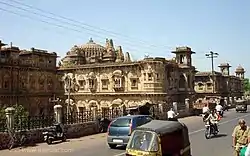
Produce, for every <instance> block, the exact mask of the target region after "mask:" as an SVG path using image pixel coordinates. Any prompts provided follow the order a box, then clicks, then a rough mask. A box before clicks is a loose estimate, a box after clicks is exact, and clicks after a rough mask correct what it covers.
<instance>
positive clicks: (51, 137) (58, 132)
mask: <svg viewBox="0 0 250 156" xmlns="http://www.w3.org/2000/svg"><path fill="white" fill-rule="evenodd" d="M43 135H44V141H46V142H47V144H48V145H50V144H52V143H53V141H57V140H62V141H63V142H65V141H66V135H65V133H64V132H63V128H62V125H61V124H55V125H54V126H53V127H52V128H51V129H49V130H48V131H46V132H43Z"/></svg>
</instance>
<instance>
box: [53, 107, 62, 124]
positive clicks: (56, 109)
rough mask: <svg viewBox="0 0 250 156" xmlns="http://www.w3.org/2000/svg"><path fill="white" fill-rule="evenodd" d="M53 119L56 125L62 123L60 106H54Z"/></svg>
mask: <svg viewBox="0 0 250 156" xmlns="http://www.w3.org/2000/svg"><path fill="white" fill-rule="evenodd" d="M54 112H55V119H56V122H57V123H62V106H61V105H55V106H54Z"/></svg>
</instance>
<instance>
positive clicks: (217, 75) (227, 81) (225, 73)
mask: <svg viewBox="0 0 250 156" xmlns="http://www.w3.org/2000/svg"><path fill="white" fill-rule="evenodd" d="M230 67H231V66H230V65H229V64H228V63H222V64H220V65H219V68H220V72H214V84H213V78H212V72H198V73H196V75H195V91H196V93H197V98H204V97H206V96H218V97H223V98H225V99H227V100H229V99H235V98H236V99H238V98H242V96H243V95H244V86H243V80H244V73H245V70H244V68H242V67H241V66H239V67H238V68H236V70H235V76H234V75H230ZM213 88H214V89H213Z"/></svg>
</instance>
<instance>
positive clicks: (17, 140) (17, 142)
mask: <svg viewBox="0 0 250 156" xmlns="http://www.w3.org/2000/svg"><path fill="white" fill-rule="evenodd" d="M7 129H8V133H9V136H10V142H9V144H8V148H9V150H11V149H12V148H13V147H15V146H19V147H22V146H24V145H25V144H26V143H27V140H28V138H27V131H20V132H19V133H16V132H15V130H12V129H10V128H9V126H8V125H7Z"/></svg>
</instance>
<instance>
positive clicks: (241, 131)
mask: <svg viewBox="0 0 250 156" xmlns="http://www.w3.org/2000/svg"><path fill="white" fill-rule="evenodd" d="M238 123H239V125H237V126H236V127H235V128H234V131H233V134H232V137H233V147H234V156H239V154H240V150H241V148H242V146H247V145H248V144H249V143H250V128H249V127H248V126H247V125H246V122H245V120H244V119H240V120H239V122H238Z"/></svg>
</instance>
